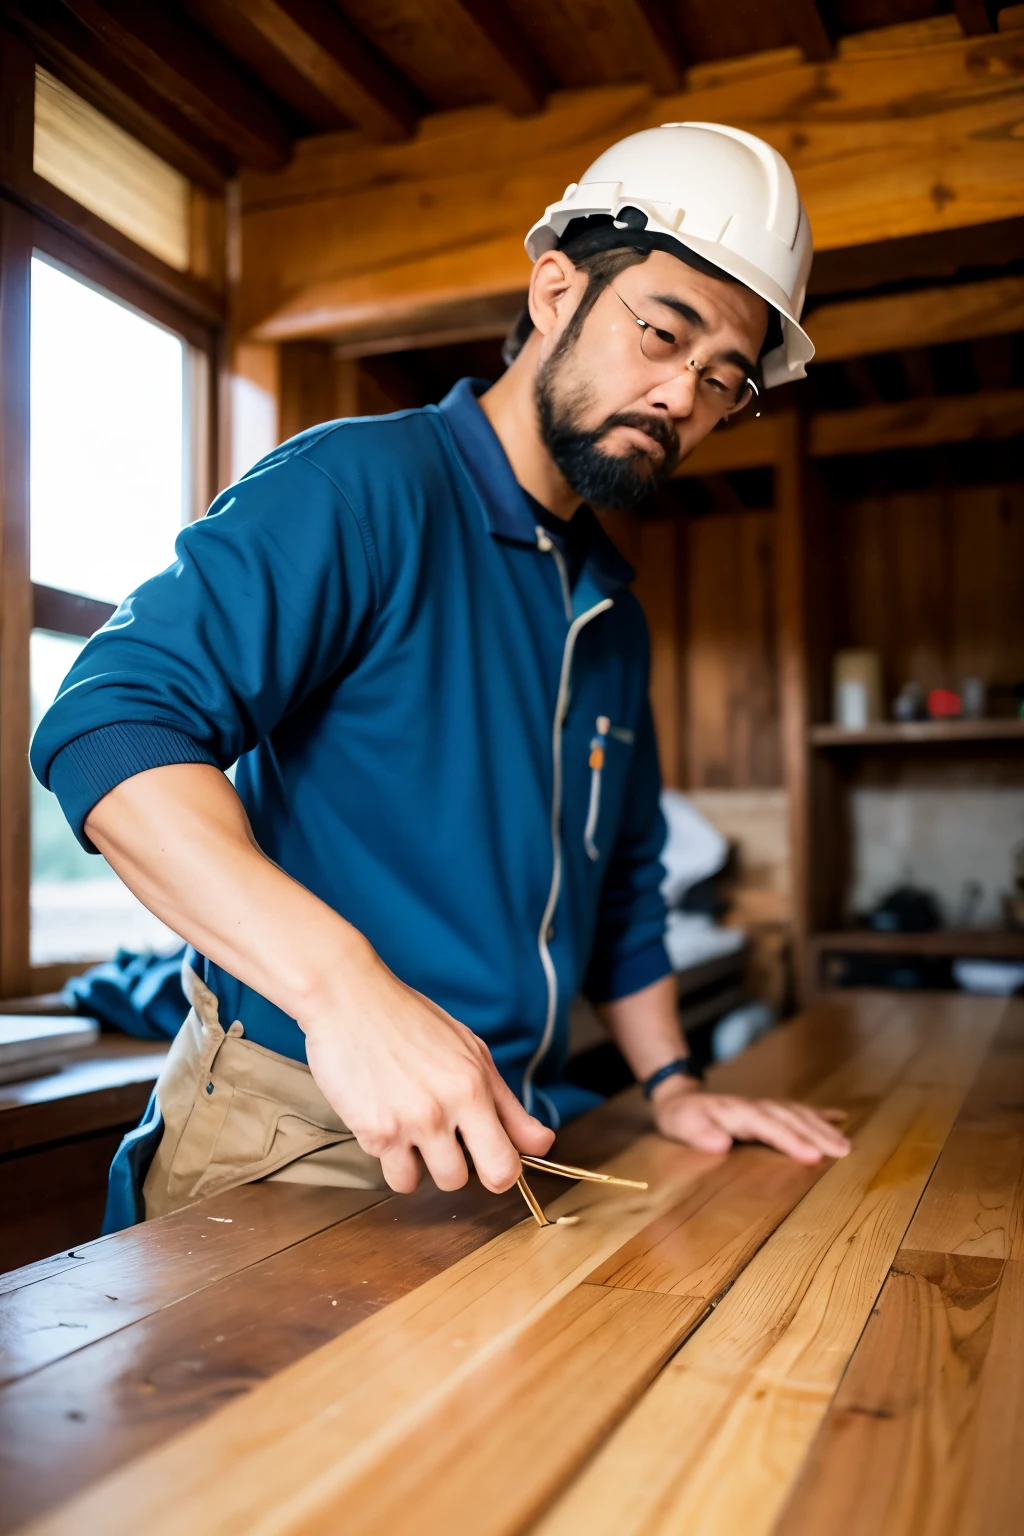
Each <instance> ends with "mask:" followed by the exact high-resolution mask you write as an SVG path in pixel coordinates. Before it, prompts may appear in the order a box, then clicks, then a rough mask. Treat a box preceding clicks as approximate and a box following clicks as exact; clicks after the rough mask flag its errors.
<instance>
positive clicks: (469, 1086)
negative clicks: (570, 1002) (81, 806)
mask: <svg viewBox="0 0 1024 1536" xmlns="http://www.w3.org/2000/svg"><path fill="white" fill-rule="evenodd" d="M85 829H86V832H87V833H88V835H89V837H91V838H92V840H93V842H94V843H95V845H96V847H97V848H98V849H99V850H100V852H101V853H102V854H103V855H104V856H105V857H106V859H107V861H108V863H110V864H111V865H112V867H113V868H114V869H115V870H116V872H117V873H118V874H119V875H120V877H121V879H122V880H123V881H124V883H125V885H127V886H128V888H129V890H132V891H134V892H135V894H136V896H138V898H139V900H140V901H142V902H143V903H144V904H145V905H146V906H147V907H148V908H149V910H150V911H151V912H155V913H156V915H157V916H158V917H159V918H162V919H163V921H164V922H165V923H166V924H167V925H168V927H169V928H172V929H173V930H174V931H175V932H176V933H179V934H180V935H181V937H182V938H183V939H186V940H187V941H188V943H190V944H193V945H194V946H195V947H196V949H197V950H198V951H199V953H200V954H201V955H207V956H208V957H209V958H210V959H211V960H212V961H213V962H214V963H215V964H216V965H219V966H221V967H223V969H224V970H226V971H228V972H229V974H230V975H232V976H237V977H238V979H239V981H242V982H244V983H245V985H246V986H249V987H252V989H253V991H255V992H259V993H260V994H261V995H262V996H263V997H266V998H269V1000H270V1001H271V1002H272V1003H276V1004H277V1006H278V1007H279V1008H280V1009H282V1011H283V1012H284V1013H286V1014H287V1015H288V1016H289V1018H293V1019H297V1020H298V1022H299V1025H300V1026H301V1028H302V1029H304V1030H305V1032H306V1053H307V1056H308V1059H309V1065H310V1068H311V1070H312V1073H313V1076H314V1078H315V1079H316V1081H317V1083H318V1084H319V1086H320V1088H321V1090H322V1092H323V1094H324V1097H325V1098H326V1099H327V1101H328V1103H329V1104H330V1105H331V1107H332V1108H333V1109H335V1110H336V1111H337V1112H338V1114H339V1115H340V1116H341V1118H342V1120H344V1122H345V1124H346V1125H347V1126H348V1127H349V1128H350V1129H351V1130H352V1131H354V1132H355V1134H356V1137H357V1139H358V1141H359V1145H360V1146H361V1147H362V1148H363V1150H364V1151H366V1152H368V1153H370V1154H371V1155H372V1156H374V1157H379V1158H380V1160H381V1164H382V1166H383V1169H384V1177H385V1178H386V1179H387V1181H388V1183H389V1184H390V1185H391V1188H392V1189H394V1190H397V1191H399V1192H400V1193H405V1192H407V1191H409V1190H413V1189H415V1188H416V1185H417V1184H418V1183H419V1179H420V1174H421V1172H422V1165H421V1162H420V1159H421V1158H422V1160H423V1162H425V1163H426V1165H427V1167H428V1168H429V1169H430V1172H431V1174H432V1175H433V1177H434V1182H435V1183H436V1184H437V1185H438V1187H439V1188H440V1189H458V1188H459V1187H460V1186H461V1185H463V1184H465V1182H466V1179H467V1178H468V1170H467V1168H466V1158H465V1154H464V1152H463V1146H464V1147H465V1149H466V1151H468V1153H469V1155H470V1157H471V1158H472V1159H473V1162H474V1164H475V1166H476V1171H477V1173H478V1175H479V1177H480V1181H481V1183H483V1184H484V1185H485V1186H486V1187H487V1188H488V1189H491V1190H494V1191H495V1192H496V1193H497V1192H499V1191H501V1190H504V1189H508V1188H509V1187H510V1185H512V1184H514V1183H515V1181H516V1179H517V1178H518V1177H519V1174H520V1172H521V1171H522V1168H521V1164H520V1162H519V1153H520V1152H532V1153H534V1154H541V1153H544V1152H546V1151H547V1149H548V1147H550V1145H551V1142H552V1140H553V1132H551V1131H549V1130H547V1129H546V1128H545V1127H544V1126H543V1125H541V1123H540V1121H539V1120H535V1119H534V1118H533V1116H532V1115H528V1114H527V1113H526V1110H525V1109H524V1108H523V1107H522V1105H521V1104H520V1103H519V1101H518V1100H517V1099H516V1098H515V1097H514V1095H513V1094H512V1092H511V1090H510V1089H509V1088H508V1087H507V1086H506V1085H505V1083H504V1082H503V1081H502V1079H501V1077H500V1076H499V1074H498V1070H497V1068H496V1067H495V1065H494V1062H493V1061H492V1060H491V1053H490V1051H489V1050H488V1049H487V1047H486V1046H485V1045H484V1043H483V1041H482V1040H478V1039H477V1037H476V1035H474V1034H473V1033H472V1032H471V1031H470V1030H468V1029H466V1027H465V1025H463V1024H460V1023H458V1021H457V1020H455V1019H453V1018H452V1017H451V1015H450V1014H447V1013H445V1011H444V1009H443V1008H438V1007H437V1006H436V1005H435V1004H434V1003H432V1002H430V1001H429V999H428V998H425V997H423V996H422V995H421V994H420V993H419V992H414V991H413V990H412V988H411V987H407V986H405V985H403V983H402V982H400V981H399V980H398V978H397V977H396V976H394V975H393V974H392V972H391V971H389V970H388V968H387V966H386V965H385V964H384V963H383V961H382V960H381V959H380V957H379V956H378V955H377V954H376V952H375V951H374V949H373V948H372V946H371V945H370V944H369V943H368V942H367V940H366V938H365V937H364V936H363V935H362V934H360V933H359V932H357V930H356V929H355V928H353V927H352V925H351V924H350V923H347V922H346V921H345V919H344V918H342V917H340V916H339V915H338V913H337V912H333V911H332V910H331V909H330V908H329V907H328V906H326V905H325V904H324V903H323V902H322V901H321V900H320V899H319V898H318V897H316V896H314V895H313V894H312V892H310V891H307V890H306V889H305V888H304V887H303V886H301V885H299V884H298V883H297V882H296V881H295V880H292V879H291V878H290V876H288V875H286V874H285V873H284V871H283V870H281V869H278V867H277V865H276V864H273V863H272V862H271V861H270V860H269V859H268V858H266V857H265V856H264V854H263V853H262V852H261V851H260V848H259V846H258V845H257V842H256V839H255V837H254V836H253V833H252V828H251V827H250V825H249V821H248V818H247V817H246V814H245V811H244V809H243V807H242V803H241V801H240V800H239V798H238V796H237V795H236V794H235V791H234V789H233V788H232V786H231V785H230V784H229V783H228V781H227V779H226V778H225V777H224V775H223V774H222V773H221V772H220V771H219V769H217V768H211V767H210V766H209V765H208V764H206V763H174V764H171V765H169V766H167V767H163V768H150V769H147V770H146V771H145V772H143V773H138V774H135V775H134V777H132V778H130V779H125V780H124V781H123V782H122V783H121V784H118V785H117V786H116V788H114V789H112V790H111V791H110V792H109V794H106V795H104V797H103V799H102V800H100V801H99V802H98V803H97V804H96V805H95V806H94V807H93V809H92V811H91V812H90V813H89V817H88V819H87V821H86V823H85ZM459 1137H461V1138H462V1143H463V1146H460V1144H459Z"/></svg>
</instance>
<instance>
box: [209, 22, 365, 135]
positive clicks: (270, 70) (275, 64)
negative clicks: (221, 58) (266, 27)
mask: <svg viewBox="0 0 1024 1536" xmlns="http://www.w3.org/2000/svg"><path fill="white" fill-rule="evenodd" d="M183 3H184V6H185V9H186V10H187V11H188V12H189V14H190V15H191V16H193V17H194V18H195V20H196V21H198V22H199V24H200V26H203V27H205V28H206V30H207V31H208V32H210V33H212V35H213V36H214V37H215V38H216V39H217V41H218V42H219V43H221V44H222V45H223V46H224V47H225V48H226V49H227V50H228V52H229V53H233V54H234V55H235V57H236V58H237V59H240V60H241V61H242V63H243V64H244V65H246V67H247V68H248V69H250V70H251V71H252V73H253V74H254V75H256V76H257V78H258V79H260V80H262V81H263V84H264V85H265V86H266V87H267V88H268V90H271V91H273V93H274V95H275V96H278V97H280V99H281V100H282V101H284V102H286V103H287V104H288V106H290V107H291V108H292V110H293V111H294V112H295V113H296V114H297V116H298V117H300V118H303V119H305V121H306V122H307V123H308V124H310V125H311V127H313V128H315V129H317V130H319V131H320V132H323V133H331V132H334V131H336V130H337V129H339V128H348V127H349V126H350V125H351V120H350V118H349V117H348V114H347V113H345V112H339V111H338V108H337V107H336V106H333V105H332V103H331V102H329V101H328V100H327V99H326V98H325V97H323V96H321V94H320V92H319V91H318V90H316V88H315V87H314V86H312V85H311V84H310V83H309V81H308V80H307V79H306V78H305V77H304V76H303V75H300V73H299V71H298V70H297V69H294V68H293V67H292V65H291V64H290V63H289V62H288V60H287V59H286V58H285V57H284V55H283V54H281V53H279V52H278V51H277V49H276V48H275V47H273V46H272V44H270V43H269V42H267V40H266V38H265V37H264V36H263V34H262V33H261V32H260V31H259V30H258V29H257V28H256V27H254V26H253V24H252V22H251V21H250V20H249V18H248V16H247V15H246V13H245V12H246V8H245V7H244V6H241V5H239V4H237V3H236V0H183Z"/></svg>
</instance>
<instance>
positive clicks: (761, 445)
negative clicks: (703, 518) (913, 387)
mask: <svg viewBox="0 0 1024 1536" xmlns="http://www.w3.org/2000/svg"><path fill="white" fill-rule="evenodd" d="M780 420H781V418H780V417H778V416H762V417H760V418H759V419H758V418H754V419H751V420H749V421H746V420H742V419H741V420H740V421H738V422H736V423H735V424H734V425H732V426H727V427H724V428H722V429H721V430H719V431H717V432H713V433H712V434H711V436H710V437H709V438H706V439H705V441H704V442H703V443H701V445H700V447H699V448H696V449H694V451H693V453H691V454H690V456H689V458H687V459H684V460H683V462H682V464H680V466H679V468H678V469H677V470H676V478H678V479H694V478H697V477H699V478H701V479H704V478H706V477H709V476H715V475H727V474H734V473H735V472H736V471H738V470H744V469H761V468H764V467H765V466H769V465H772V464H775V463H778V461H779V459H780V457H781V454H782V451H783V450H782V435H781V431H780V426H779V422H780ZM1022 433H1024V390H1022V389H1006V390H990V391H987V392H983V393H981V394H977V395H933V396H931V397H930V398H928V399H926V400H900V401H897V402H895V403H894V402H892V401H886V402H884V403H881V404H878V405H864V406H858V407H857V408H856V409H855V410H851V411H819V412H817V413H816V414H815V415H813V416H812V417H811V418H810V420H809V422H808V424H807V439H806V441H807V452H808V454H809V455H810V457H811V458H814V459H831V458H839V457H843V456H845V455H847V454H849V455H854V454H856V455H860V454H866V453H884V452H886V451H888V450H891V449H896V448H932V447H935V446H937V445H938V444H940V443H967V442H977V441H997V440H999V439H1005V438H1009V437H1018V436H1020V435H1021V434H1022Z"/></svg>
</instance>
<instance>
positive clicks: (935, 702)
mask: <svg viewBox="0 0 1024 1536" xmlns="http://www.w3.org/2000/svg"><path fill="white" fill-rule="evenodd" d="M928 713H929V714H930V715H931V717H932V719H933V720H955V719H956V718H957V716H958V715H959V714H960V695H959V694H958V693H954V692H953V690H952V689H951V688H933V689H932V691H931V693H930V694H929V695H928Z"/></svg>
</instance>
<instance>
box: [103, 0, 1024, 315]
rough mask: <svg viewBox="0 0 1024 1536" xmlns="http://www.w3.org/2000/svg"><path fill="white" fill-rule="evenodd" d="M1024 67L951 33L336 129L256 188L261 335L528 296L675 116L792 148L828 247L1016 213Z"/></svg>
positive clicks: (250, 249) (247, 246) (248, 223)
mask: <svg viewBox="0 0 1024 1536" xmlns="http://www.w3.org/2000/svg"><path fill="white" fill-rule="evenodd" d="M76 3H77V0H76ZM1020 70H1021V62H1020V55H1019V44H1018V42H1017V41H1016V39H1015V38H1014V36H1013V35H1012V34H1000V35H993V36H992V37H990V38H986V39H971V40H969V41H968V40H965V39H963V38H960V39H955V38H950V39H948V40H942V41H939V42H935V43H934V44H930V45H925V46H921V45H920V44H919V43H917V42H915V44H914V45H911V46H905V47H902V48H901V47H898V46H893V47H892V49H891V50H890V51H889V52H887V53H886V52H875V53H873V54H871V55H870V56H861V57H846V56H841V57H837V58H835V59H833V60H829V61H828V62H825V63H813V64H812V63H802V64H801V63H792V64H789V65H788V66H787V67H782V68H777V69H775V70H771V71H766V72H765V73H763V74H760V75H758V74H754V75H750V74H748V75H747V76H746V77H744V78H740V79H733V80H730V79H727V78H723V80H722V82H721V83H720V84H717V85H706V86H704V87H703V88H698V89H694V90H690V91H687V92H684V93H681V94H677V95H671V96H662V97H655V96H653V95H652V93H651V91H650V89H649V88H647V87H643V86H628V85H620V86H606V87H604V88H601V89H590V90H579V91H573V92H565V93H559V94H556V95H555V96H554V97H552V98H551V99H550V101H549V102H548V104H547V106H546V107H545V109H544V110H543V111H542V112H539V113H537V114H535V115H534V116H533V117H530V118H527V119H517V118H515V117H514V116H513V115H512V114H510V113H509V112H508V111H507V110H504V109H502V108H499V107H466V108H463V109H462V110H461V111H458V112H451V113H446V114H438V115H437V116H435V117H433V118H428V119H425V120H424V123H423V125H422V126H421V129H420V131H419V133H418V134H417V135H416V138H415V139H414V140H412V141H410V142H409V143H408V144H405V145H396V146H367V145H365V144H363V143H360V142H358V141H357V140H354V139H353V138H352V137H351V136H349V137H346V136H343V135H325V136H322V137H321V138H320V139H319V140H318V141H307V142H306V143H305V144H300V145H299V147H298V151H297V153H296V155H295V158H294V161H293V163H292V164H291V165H290V166H289V167H288V169H287V170H285V171H284V172H283V173H282V174H281V175H280V176H276V177H266V176H257V177H253V176H250V177H247V178H246V182H245V187H244V200H245V215H244V237H243V238H244V259H243V270H245V271H246V272H247V274H248V275H247V281H246V284H245V289H244V292H243V295H242V306H243V313H242V315H241V317H240V318H241V324H242V326H243V329H245V330H246V331H251V332H252V333H253V334H258V335H259V336H260V337H262V338H263V339H267V340H289V339H301V338H308V337H312V336H317V335H319V336H332V337H335V338H337V339H339V340H345V341H353V340H355V339H356V338H363V339H365V340H370V339H374V338H377V339H379V338H381V337H383V336H392V337H395V336H398V335H405V336H408V335H410V334H411V332H412V331H413V330H414V329H415V328H416V326H417V325H422V326H426V327H427V328H429V329H430V330H432V331H434V332H436V331H437V330H443V329H444V328H445V326H447V327H448V328H450V327H451V326H452V325H453V324H454V323H456V322H457V320H458V313H457V311H458V305H459V302H460V300H461V299H464V298H465V297H466V296H467V293H470V294H471V296H473V297H475V298H477V299H482V298H485V297H489V298H490V299H491V300H492V301H493V300H495V299H497V298H499V297H500V296H506V297H507V296H509V295H515V294H521V293H522V291H523V290H524V289H525V287H526V284H527V280H528V275H529V264H528V262H527V260H526V258H525V255H524V254H523V251H522V243H521V242H522V238H523V231H524V230H525V229H528V228H529V227H530V225H531V224H532V223H533V222H534V220H535V219H536V218H537V217H538V216H539V214H540V213H541V211H542V210H543V209H544V207H545V206H546V205H547V204H549V203H551V202H552V201H554V200H555V199H556V198H559V197H561V195H562V192H563V190H564V188H565V186H566V185H567V184H568V183H569V182H571V181H575V180H577V179H578V178H579V176H580V174H581V172H582V171H583V169H584V168H585V167H586V166H587V165H589V164H590V163H591V162H592V161H593V160H594V159H596V157H597V156H598V155H599V154H600V153H602V152H603V151H604V150H605V149H606V148H608V146H609V145H610V144H611V143H613V142H615V141H616V140H618V139H620V138H622V137H624V136H625V135H626V134H628V133H631V132H634V131H637V130H640V129H643V128H646V127H649V126H652V125H654V124H657V123H663V122H671V121H681V120H690V121H695V120H696V121H709V122H730V123H735V124H736V125H737V126H739V127H742V128H745V129H749V130H750V131H751V132H753V133H755V134H760V135H761V136H762V137H764V138H766V139H767V140H769V141H770V142H771V143H773V144H775V145H776V147H777V148H778V149H779V150H780V151H781V152H782V153H783V154H785V155H786V156H787V157H788V159H789V160H790V162H791V164H792V166H793V169H794V172H795V175H796V178H797V182H798V184H799V186H800V191H801V195H802V197H803V199H804V201H805V204H806V206H807V208H808V212H809V216H810V220H811V226H812V229H813V231H814V238H815V246H816V248H817V249H819V250H826V249H832V248H834V247H843V246H847V245H851V244H860V243H864V242H870V241H878V240H885V239H891V238H894V237H898V236H902V235H911V234H915V233H921V232H924V231H934V230H943V229H948V228H952V227H955V226H964V225H970V224H978V223H984V222H985V221H986V220H991V219H999V218H1007V217H1012V216H1014V215H1016V214H1019V213H1020V212H1022V211H1024V202H1022V200H1021V192H1020V185H1021V182H1020V177H1019V174H1018V172H1017V166H1018V159H1019V147H1018V144H1017V139H1016V133H1017V131H1018V125H1019V121H1020V90H1019V77H1020ZM837 168H841V169H837ZM498 185H500V188H501V196H500V197H498V198H496V197H495V195H494V188H495V186H498ZM467 285H469V286H468V288H467ZM932 308H933V311H934V310H935V309H936V308H937V306H935V305H934V304H933V305H932ZM485 323H486V322H485ZM490 323H491V325H492V327H493V323H494V322H493V319H492V320H491V322H490ZM484 333H486V334H492V335H493V334H496V332H495V331H494V330H493V329H491V330H489V331H486V332H481V334H484ZM847 334H849V331H847ZM823 336H824V333H823ZM826 340H827V338H826ZM892 344H899V343H892Z"/></svg>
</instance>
